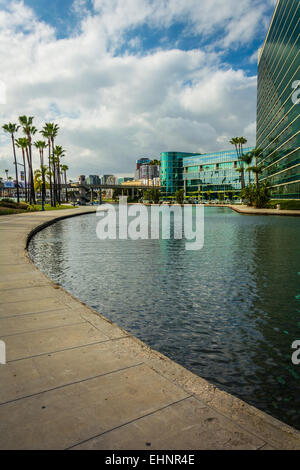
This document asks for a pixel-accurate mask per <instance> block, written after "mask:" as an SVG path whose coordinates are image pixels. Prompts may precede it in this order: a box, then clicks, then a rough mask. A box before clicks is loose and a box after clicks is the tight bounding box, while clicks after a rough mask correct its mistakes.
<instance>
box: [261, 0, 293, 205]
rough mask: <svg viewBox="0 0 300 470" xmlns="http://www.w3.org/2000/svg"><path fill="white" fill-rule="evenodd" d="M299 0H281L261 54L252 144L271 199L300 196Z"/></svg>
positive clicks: (262, 179) (262, 178)
mask: <svg viewBox="0 0 300 470" xmlns="http://www.w3.org/2000/svg"><path fill="white" fill-rule="evenodd" d="M299 19H300V2H299V0H279V1H278V2H277V4H276V7H275V11H274V14H273V18H272V21H271V24H270V27H269V31H268V33H267V36H266V39H265V42H264V45H263V48H262V50H261V51H260V54H259V62H258V90H257V134H256V139H257V140H256V147H257V148H259V149H261V151H262V153H261V158H260V161H259V163H261V164H262V165H263V172H262V174H261V175H260V177H259V179H260V181H268V182H269V184H270V185H271V193H272V197H273V198H284V199H299V198H300V132H299V131H300V125H299V122H300V121H299V109H300V88H299V87H300V72H299V65H300V56H299Z"/></svg>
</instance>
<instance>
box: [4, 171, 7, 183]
mask: <svg viewBox="0 0 300 470" xmlns="http://www.w3.org/2000/svg"><path fill="white" fill-rule="evenodd" d="M4 171H5V174H6V180H7V181H8V170H4Z"/></svg>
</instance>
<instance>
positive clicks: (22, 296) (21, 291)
mask: <svg viewBox="0 0 300 470" xmlns="http://www.w3.org/2000/svg"><path fill="white" fill-rule="evenodd" d="M58 291H59V289H57V293H56V292H55V291H54V288H53V286H52V285H50V283H49V285H48V286H44V285H43V286H40V287H25V288H17V289H7V290H2V291H1V292H0V304H4V303H7V304H9V303H10V302H16V301H18V300H21V301H24V300H30V299H43V298H45V297H51V296H56V297H60V298H64V296H63V295H62V292H61V291H60V292H58Z"/></svg>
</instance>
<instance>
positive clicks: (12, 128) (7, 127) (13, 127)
mask: <svg viewBox="0 0 300 470" xmlns="http://www.w3.org/2000/svg"><path fill="white" fill-rule="evenodd" d="M19 127H20V126H18V125H17V124H13V123H11V122H9V123H8V124H4V125H3V126H2V129H3V130H4V131H5V132H8V133H9V134H10V136H11V142H12V146H13V153H14V164H15V168H16V185H17V201H18V202H20V194H19V178H18V164H17V158H16V147H15V134H16V133H17V132H18V129H19Z"/></svg>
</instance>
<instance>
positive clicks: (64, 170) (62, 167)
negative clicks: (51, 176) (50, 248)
mask: <svg viewBox="0 0 300 470" xmlns="http://www.w3.org/2000/svg"><path fill="white" fill-rule="evenodd" d="M60 169H61V171H62V173H63V174H64V180H65V191H66V202H68V190H67V171H68V169H69V167H68V165H61V167H60Z"/></svg>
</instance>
